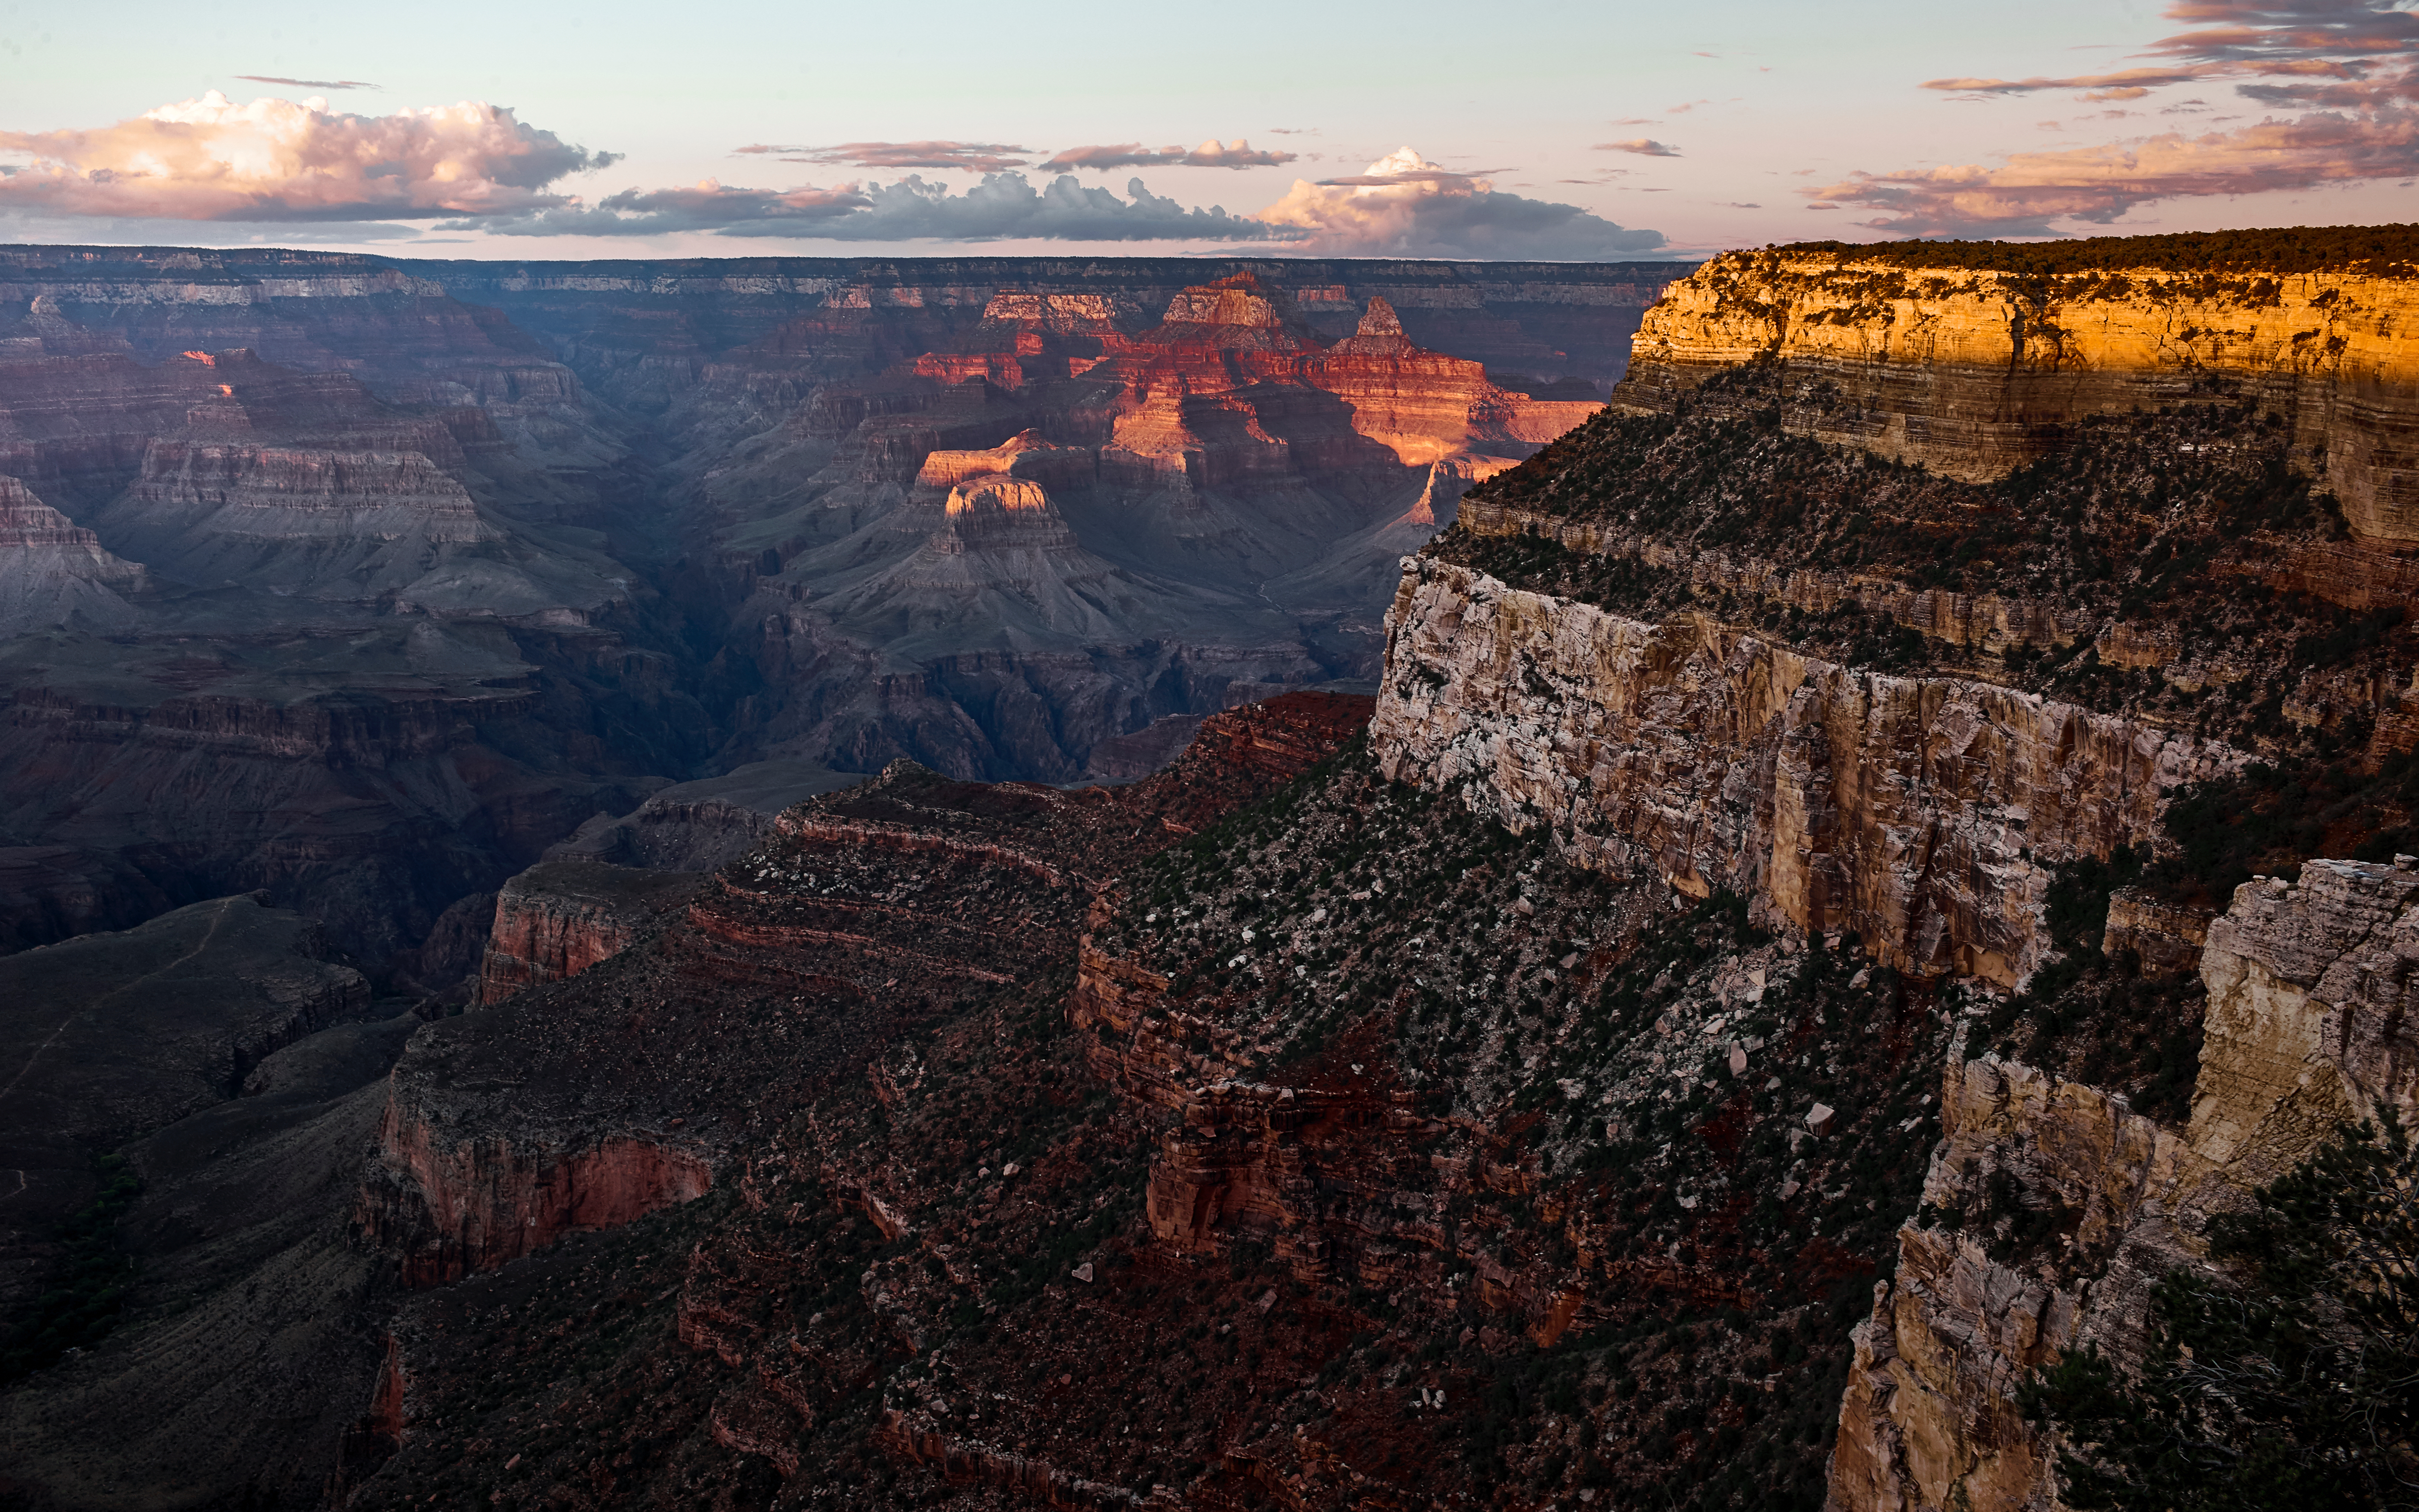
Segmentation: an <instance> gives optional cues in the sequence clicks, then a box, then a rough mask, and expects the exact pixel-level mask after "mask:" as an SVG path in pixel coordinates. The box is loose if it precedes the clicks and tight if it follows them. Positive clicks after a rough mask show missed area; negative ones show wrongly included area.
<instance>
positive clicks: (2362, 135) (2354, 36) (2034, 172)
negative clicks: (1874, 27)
mask: <svg viewBox="0 0 2419 1512" xmlns="http://www.w3.org/2000/svg"><path fill="white" fill-rule="evenodd" d="M2407 4H2408V0H2173V3H2171V4H2170V5H2169V6H2168V8H2167V9H2166V11H2165V15H2166V17H2167V19H2169V20H2170V21H2179V22H2182V23H2186V24H2187V26H2188V27H2189V28H2190V29H2188V30H2185V31H2181V32H2178V33H2176V34H2175V35H2173V36H2170V37H2165V38H2162V39H2159V40H2157V41H2155V42H2152V43H2150V44H2149V46H2148V47H2146V48H2144V49H2143V50H2142V51H2141V52H2140V53H2139V54H2136V55H2137V56H2141V57H2144V58H2149V59H2155V60H2157V61H2156V63H2155V64H2153V65H2150V66H2145V67H2141V68H2131V69H2118V70H2116V71H2114V72H2107V73H2088V74H2075V75H2072V76H2067V77H2059V78H2051V77H2045V76H2036V77H2032V78H2026V79H1998V78H1958V79H1934V80H1931V81H1929V82H1927V83H1926V84H1925V85H1924V86H1923V87H1925V88H1927V89H1935V90H1947V91H1952V92H1954V93H1955V94H1956V96H1957V98H1960V99H1978V98H1989V97H1993V96H1997V97H2006V96H2012V95H2021V94H2028V93H2032V92H2036V91H2039V90H2044V89H2075V90H2080V91H2082V98H2083V99H2085V100H2100V101H2108V100H2139V99H2142V98H2144V97H2145V96H2147V95H2149V93H2150V92H2151V91H2152V90H2155V89H2162V88H2166V87H2170V86H2173V85H2187V84H2206V83H2208V82H2211V81H2214V80H2220V79H2227V80H2233V81H2235V83H2234V90H2235V93H2236V94H2238V95H2240V96H2242V97H2244V98H2246V99H2249V100H2256V101H2257V102H2259V103H2261V104H2266V105H2270V106H2291V107H2299V108H2303V109H2306V110H2310V111H2311V112H2312V114H2308V115H2303V116H2299V117H2298V118H2294V119H2278V118H2276V117H2274V116H2271V117H2270V118H2269V119H2266V120H2263V121H2260V122H2258V123H2257V124H2256V125H2250V126H2243V127H2240V128H2238V129H2236V130H2233V131H2211V132H2208V133H2205V134H2202V135H2199V136H2187V135H2185V134H2183V133H2181V132H2173V131H2171V132H2168V133H2166V134H2164V135H2159V136H2151V137H2145V138H2139V139H2135V140H2132V141H2124V142H2112V143H2106V144H2103V145H2102V146H2098V147H2078V148H2074V149H2072V150H2066V151H2057V152H2019V153H2013V154H2011V155H2010V156H2009V157H2008V158H2007V160H2006V162H2004V163H2003V164H2001V165H2000V166H1998V167H1995V168H1984V167H1980V166H1978V165H1971V164H1968V165H1964V166H1943V167H1935V168H1929V169H1919V170H1918V169H1909V170H1903V171H1901V172H1898V173H1888V174H1871V173H1858V174H1855V175H1852V176H1851V177H1848V178H1847V179H1845V180H1843V181H1841V182H1840V183H1836V184H1831V185H1828V186H1826V187H1825V188H1823V189H1819V190H1810V191H1808V192H1807V193H1810V194H1811V195H1813V196H1816V197H1818V198H1820V199H1821V200H1823V201H1824V202H1826V204H1827V203H1840V204H1847V205H1857V206H1861V207H1864V208H1868V209H1871V210H1875V211H1878V212H1880V218H1878V219H1876V220H1872V221H1869V222H1867V223H1865V224H1868V225H1871V226H1873V227H1875V228H1876V229H1880V230H1887V231H1901V232H1911V233H1914V234H1917V235H1927V236H1928V235H1938V234H1952V235H1968V236H1971V235H1982V236H2055V235H2059V234H2062V233H2061V231H2060V230H2059V228H2058V227H2057V225H2056V224H2054V223H2057V222H2059V221H2080V222H2084V223H2086V224H2107V223H2108V222H2110V221H2113V220H2115V219H2117V218H2118V217H2119V216H2121V215H2123V214H2125V213H2126V212H2127V211H2128V210H2130V209H2132V208H2134V207H2135V206H2137V205H2141V204H2144V203H2146V202H2149V201H2153V200H2161V199H2168V198H2175V197H2181V196H2192V195H2209V194H2246V193H2260V192H2263V191H2270V190H2295V189H2307V188H2310V187H2311V186H2313V185H2317V184H2325V183H2340V182H2348V181H2351V180H2356V179H2364V178H2396V179H2399V178H2402V177H2406V176H2408V175H2410V174H2411V173H2413V172H2414V171H2419V112H2414V109H2413V106H2414V105H2419V13H2414V12H2413V11H2411V10H2410V9H2408V8H2405V7H2406V5H2407ZM2279 81H2281V82H2279ZM2206 108H2207V107H2206V103H2205V101H2204V100H2200V99H2198V98H2194V99H2190V100H2184V101H2181V102H2180V103H2179V104H2174V105H2169V106H2166V107H2164V108H2163V109H2162V110H2161V111H2160V114H2162V115H2175V114H2180V113H2187V112H2195V111H2198V110H2205V109H2206ZM2139 114H2141V113H2140V112H2138V111H2128V110H2121V109H2119V110H2109V111H2103V112H2102V113H2101V116H2102V118H2103V119H2114V118H2121V117H2124V116H2135V115H2139ZM2237 118H2239V117H2233V116H2218V117H2214V118H2213V120H2212V124H2216V123H2219V122H2223V121H2226V120H2232V119H2237Z"/></svg>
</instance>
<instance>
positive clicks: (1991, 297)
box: [1614, 248, 2419, 549]
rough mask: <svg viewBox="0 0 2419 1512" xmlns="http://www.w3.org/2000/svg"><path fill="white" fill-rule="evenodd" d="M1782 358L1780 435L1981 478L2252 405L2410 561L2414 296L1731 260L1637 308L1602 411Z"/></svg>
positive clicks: (2347, 273)
mask: <svg viewBox="0 0 2419 1512" xmlns="http://www.w3.org/2000/svg"><path fill="white" fill-rule="evenodd" d="M1764 360H1771V361H1778V362H1780V363H1783V364H1785V365H1786V366H1787V368H1788V369H1789V370H1790V371H1791V372H1792V373H1793V374H1795V375H1797V376H1799V377H1801V378H1803V379H1805V380H1806V382H1807V388H1806V389H1805V390H1804V392H1803V393H1801V394H1800V395H1799V399H1798V402H1797V403H1795V405H1793V421H1794V423H1795V424H1797V425H1798V426H1800V427H1801V428H1803V429H1806V430H1808V431H1810V432H1811V433H1812V434H1814V435H1817V436H1821V437H1823V438H1825V439H1826V440H1841V441H1847V442H1852V443H1855V444H1857V445H1860V446H1864V447H1868V448H1870V449H1872V450H1873V451H1875V452H1878V453H1880V454H1881V455H1885V456H1889V457H1893V458H1900V459H1903V460H1907V461H1916V462H1921V463H1923V464H1924V465H1925V466H1927V467H1931V468H1934V469H1937V470H1938V471H1943V472H1947V473H1949V474H1950V475H1952V476H1956V477H1961V478H1986V477H1995V476H1998V475H2000V474H2002V473H2005V472H2007V471H2009V470H2010V469H2011V468H2014V467H2016V466H2019V465H2021V464H2023V463H2025V462H2027V461H2030V460H2032V459H2034V458H2035V457H2037V456H2040V455H2042V454H2043V453H2044V452H2045V451H2047V450H2048V449H2049V448H2050V447H2051V446H2053V445H2054V444H2055V442H2056V440H2057V432H2058V429H2059V427H2061V426H2063V425H2065V424H2068V423H2070V422H2072V421H2074V420H2076V419H2079V418H2080V417H2082V416H2084V415H2087V414H2091V413H2095V412H2121V411H2124V410H2128V409H2134V408H2136V407H2139V408H2143V409H2156V408H2157V407H2159V406H2160V405H2162V404H2171V403H2175V402H2177V401H2180V400H2188V399H2193V398H2196V397H2200V396H2204V395H2206V394H2207V393H2209V392H2210V391H2209V384H2210V380H2211V378H2233V379H2238V380H2240V381H2242V382H2243V383H2245V384H2248V385H2249V386H2251V387H2252V388H2253V389H2255V390H2256V391H2257V392H2258V393H2260V394H2261V395H2262V396H2263V398H2264V399H2265V401H2266V402H2268V403H2270V404H2272V405H2273V406H2274V407H2276V408H2278V409H2283V410H2285V411H2286V412H2287V413H2288V414H2289V416H2290V417H2291V419H2292V421H2293V424H2294V428H2295V433H2296V436H2297V439H2298V440H2299V442H2300V444H2301V445H2302V446H2303V448H2304V449H2305V451H2306V452H2307V453H2309V454H2311V455H2317V454H2319V453H2323V455H2324V456H2325V469H2326V476H2327V479H2328V481H2329V482H2330V483H2331V484H2332V485H2333V486H2334V492H2335V494H2336V497H2337V498H2338V499H2339V500H2340V501H2342V503H2343V507H2344V512H2345V515H2346V517H2348V518H2349V519H2350V523H2351V527H2352V530H2353V531H2354V532H2355V533H2356V534H2358V535H2359V536H2360V537H2361V538H2362V539H2363V540H2364V541H2365V542H2368V543H2371V544H2374V545H2377V546H2380V547H2386V548H2396V549H2399V548H2405V547H2407V546H2411V545H2419V280H2414V279H2412V278H2410V277H2406V276H2378V275H2374V274H2371V273H2367V272H2360V271H2351V270H2342V271H2318V272H2302V273H2275V274H2262V273H2260V272H2258V271H2257V270H2243V271H2242V272H2241V273H2239V274H2233V275H2216V274H2211V273H2205V272H2173V271H2165V270H2158V269H2149V268H2123V269H2119V270H2096V271H2090V272H2083V273H2076V274H2072V275H2067V276H2042V275H2031V274H2020V273H2012V272H1998V271H1993V270H1972V269H1959V268H1953V267H1941V268H1926V267H1923V266H1921V264H1920V260H1919V258H1918V257H1915V256H1910V255H1902V254H1895V253H1894V254H1892V255H1889V256H1887V257H1886V258H1885V257H1878V256H1872V255H1857V249H1838V250H1813V249H1787V248H1784V249H1780V250H1768V251H1764V252H1735V253H1728V254H1725V255H1722V256H1720V257H1718V258H1716V259H1714V260H1713V261H1712V262H1710V263H1707V264H1706V265H1704V266H1703V268H1701V269H1699V270H1697V271H1696V272H1695V273H1693V274H1691V275H1690V276H1688V277H1687V278H1685V279H1682V280H1680V281H1679V282H1677V283H1675V284H1673V285H1672V286H1671V287H1670V288H1669V289H1668V290H1667V291H1666V292H1665V294H1664V297H1663V299H1662V301H1660V302H1659V303H1657V304H1656V306H1655V307H1654V308H1653V309H1651V310H1649V311H1648V312H1647V314H1646V316H1644V318H1643V321H1642V323H1641V326H1640V328H1639V332H1638V337H1637V340H1636V343H1635V345H1634V347H1633V356H1632V366H1631V368H1630V371H1629V374H1628V376H1627V377H1626V378H1625V379H1624V381H1623V384H1622V387H1621V390H1620V392H1619V393H1618V394H1617V395H1616V397H1615V400H1614V402H1615V403H1616V404H1620V405H1627V406H1632V407H1637V408H1642V409H1655V408H1665V407H1668V406H1669V405H1670V403H1671V402H1672V398H1673V397H1674V396H1675V395H1677V394H1678V393H1683V392H1685V391H1687V389H1689V388H1690V387H1692V386H1694V385H1695V384H1697V383H1699V382H1702V381H1703V379H1704V378H1707V377H1709V376H1711V375H1713V374H1715V373H1718V372H1721V371H1724V370H1727V369H1730V368H1733V367H1736V366H1739V365H1741V364H1743V363H1752V362H1757V361H1764Z"/></svg>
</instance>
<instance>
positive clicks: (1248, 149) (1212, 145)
mask: <svg viewBox="0 0 2419 1512" xmlns="http://www.w3.org/2000/svg"><path fill="white" fill-rule="evenodd" d="M1287 134H1290V133H1287ZM1294 157H1295V154H1293V153H1291V152H1263V151H1259V150H1257V149H1256V148H1255V147H1253V146H1252V144H1251V143H1249V142H1247V141H1245V140H1244V139H1242V138H1241V137H1237V138H1236V139H1235V140H1234V141H1232V142H1228V143H1225V144H1223V145H1222V144H1221V143H1220V142H1219V140H1218V139H1217V138H1216V137H1214V136H1213V137H1211V138H1210V140H1208V141H1207V142H1204V143H1202V144H1201V145H1200V146H1199V147H1144V146H1143V145H1142V144H1141V143H1139V142H1127V143H1123V144H1120V145H1119V146H1117V147H1069V148H1068V149H1067V150H1066V151H1064V152H1061V153H1060V154H1058V155H1057V156H1056V157H1055V158H1053V159H1051V160H1050V161H1049V162H1045V163H1043V164H1042V165H1041V166H1042V168H1043V169H1044V170H1045V171H1047V170H1049V169H1052V168H1062V169H1063V168H1087V169H1090V170H1092V171H1093V172H1095V173H1106V172H1108V171H1109V170H1110V169H1112V168H1273V167H1276V166H1277V165H1278V164H1280V163H1287V162H1293V161H1294Z"/></svg>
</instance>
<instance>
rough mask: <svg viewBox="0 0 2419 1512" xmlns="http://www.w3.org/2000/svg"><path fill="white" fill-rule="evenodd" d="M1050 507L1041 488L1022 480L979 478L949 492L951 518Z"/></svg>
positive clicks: (1047, 497) (1046, 496)
mask: <svg viewBox="0 0 2419 1512" xmlns="http://www.w3.org/2000/svg"><path fill="white" fill-rule="evenodd" d="M1049 507H1050V496H1049V495H1048V494H1046V493H1044V492H1043V491H1042V489H1041V485H1040V484H1038V483H1031V482H1028V481H1026V480H1025V479H1024V478H981V479H978V480H976V481H974V482H971V483H962V484H960V485H958V486H956V487H954V488H952V489H950V490H949V503H948V511H949V515H950V517H951V518H955V517H958V516H960V515H971V514H973V513H975V512H976V511H977V510H978V509H984V508H991V509H997V510H1004V511H1008V512H1009V513H1014V512H1016V511H1018V510H1037V511H1038V510H1043V509H1047V508H1049Z"/></svg>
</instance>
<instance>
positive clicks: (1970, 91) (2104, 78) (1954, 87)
mask: <svg viewBox="0 0 2419 1512" xmlns="http://www.w3.org/2000/svg"><path fill="white" fill-rule="evenodd" d="M2201 77H2203V74H2202V73H2201V71H2200V70H2199V69H2119V70H2118V71H2117V72H2115V73H2081V74H2076V75H2074V76H2072V77H2071V78H2065V79H2050V78H2043V77H2042V76H2041V75H2039V74H2036V75H2034V76H2033V77H2032V78H2029V79H1927V80H1925V81H1924V83H1923V87H1924V88H1926V89H1940V90H1947V91H1949V92H1952V93H1955V94H1961V95H2028V94H2033V93H2036V92H2038V91H2040V90H2043V89H2135V90H2149V89H2155V88H2158V87H2159V86H2161V85H2170V84H2190V83H2192V82H2193V81H2194V80H2196V79H2198V78H2201Z"/></svg>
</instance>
